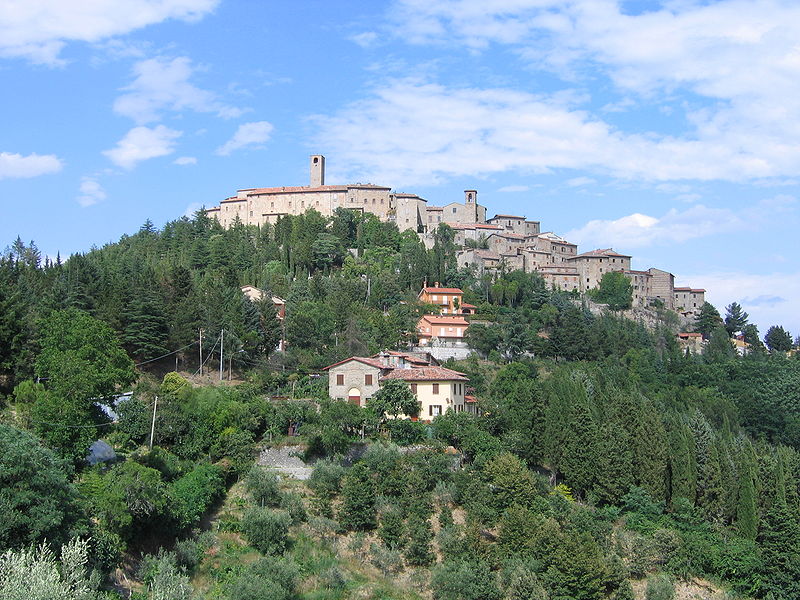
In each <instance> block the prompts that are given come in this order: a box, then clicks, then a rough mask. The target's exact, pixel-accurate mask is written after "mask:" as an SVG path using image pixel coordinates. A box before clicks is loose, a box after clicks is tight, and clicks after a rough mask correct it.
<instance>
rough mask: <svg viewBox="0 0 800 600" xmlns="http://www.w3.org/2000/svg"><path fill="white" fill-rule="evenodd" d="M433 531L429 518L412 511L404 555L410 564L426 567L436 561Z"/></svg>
mask: <svg viewBox="0 0 800 600" xmlns="http://www.w3.org/2000/svg"><path fill="white" fill-rule="evenodd" d="M432 539H433V533H432V532H431V526H430V523H429V522H428V519H427V518H425V517H423V516H422V515H420V514H417V513H412V514H411V515H410V516H409V517H408V524H407V537H406V544H405V552H404V555H405V557H406V561H407V562H408V564H410V565H414V566H419V567H426V566H428V565H430V564H431V563H433V562H434V560H435V556H434V555H433V552H431V540H432Z"/></svg>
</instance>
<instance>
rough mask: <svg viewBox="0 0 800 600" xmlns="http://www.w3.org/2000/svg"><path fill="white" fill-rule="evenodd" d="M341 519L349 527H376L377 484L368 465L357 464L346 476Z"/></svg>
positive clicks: (356, 528)
mask: <svg viewBox="0 0 800 600" xmlns="http://www.w3.org/2000/svg"><path fill="white" fill-rule="evenodd" d="M339 521H340V522H341V523H342V525H344V526H345V527H347V528H348V529H354V530H359V529H360V530H365V529H373V528H374V527H375V484H374V483H373V481H372V477H371V476H370V472H369V469H368V468H367V466H366V465H363V464H357V465H355V466H354V467H352V468H351V469H350V472H349V473H348V474H347V475H346V476H345V478H344V483H343V484H342V506H341V508H340V509H339Z"/></svg>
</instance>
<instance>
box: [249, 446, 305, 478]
mask: <svg viewBox="0 0 800 600" xmlns="http://www.w3.org/2000/svg"><path fill="white" fill-rule="evenodd" d="M304 450H305V447H304V446H281V447H279V448H266V449H264V450H262V451H261V455H260V456H259V457H258V464H259V465H261V466H263V467H271V468H273V469H275V470H276V471H278V472H280V473H283V474H284V475H289V476H290V477H294V478H295V479H300V480H303V481H305V480H306V479H308V478H309V477H311V471H312V469H313V466H312V465H309V464H306V463H305V462H303V460H302V459H301V458H300V457H299V455H300V454H302V453H303V451H304Z"/></svg>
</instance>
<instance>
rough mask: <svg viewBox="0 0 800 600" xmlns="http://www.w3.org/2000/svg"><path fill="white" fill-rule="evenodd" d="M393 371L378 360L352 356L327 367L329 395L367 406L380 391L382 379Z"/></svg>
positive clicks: (336, 398)
mask: <svg viewBox="0 0 800 600" xmlns="http://www.w3.org/2000/svg"><path fill="white" fill-rule="evenodd" d="M391 369H392V367H390V366H388V365H387V364H385V363H384V362H383V361H381V360H379V359H377V358H365V357H362V356H351V357H350V358H347V359H345V360H343V361H341V362H338V363H335V364H332V365H330V366H328V367H325V370H326V371H328V394H329V395H330V397H331V398H333V399H335V400H347V401H348V402H350V403H351V404H355V405H357V406H366V404H367V400H369V399H370V398H372V396H374V395H375V392H377V391H378V390H379V389H380V384H379V380H380V378H381V377H382V376H383V375H385V374H386V373H388V372H389V371H390V370H391Z"/></svg>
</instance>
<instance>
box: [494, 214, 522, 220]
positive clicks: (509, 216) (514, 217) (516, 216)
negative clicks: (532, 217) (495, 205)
mask: <svg viewBox="0 0 800 600" xmlns="http://www.w3.org/2000/svg"><path fill="white" fill-rule="evenodd" d="M495 219H522V220H525V217H520V216H519V215H495V216H493V217H492V218H491V219H487V221H494V220H495Z"/></svg>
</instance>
